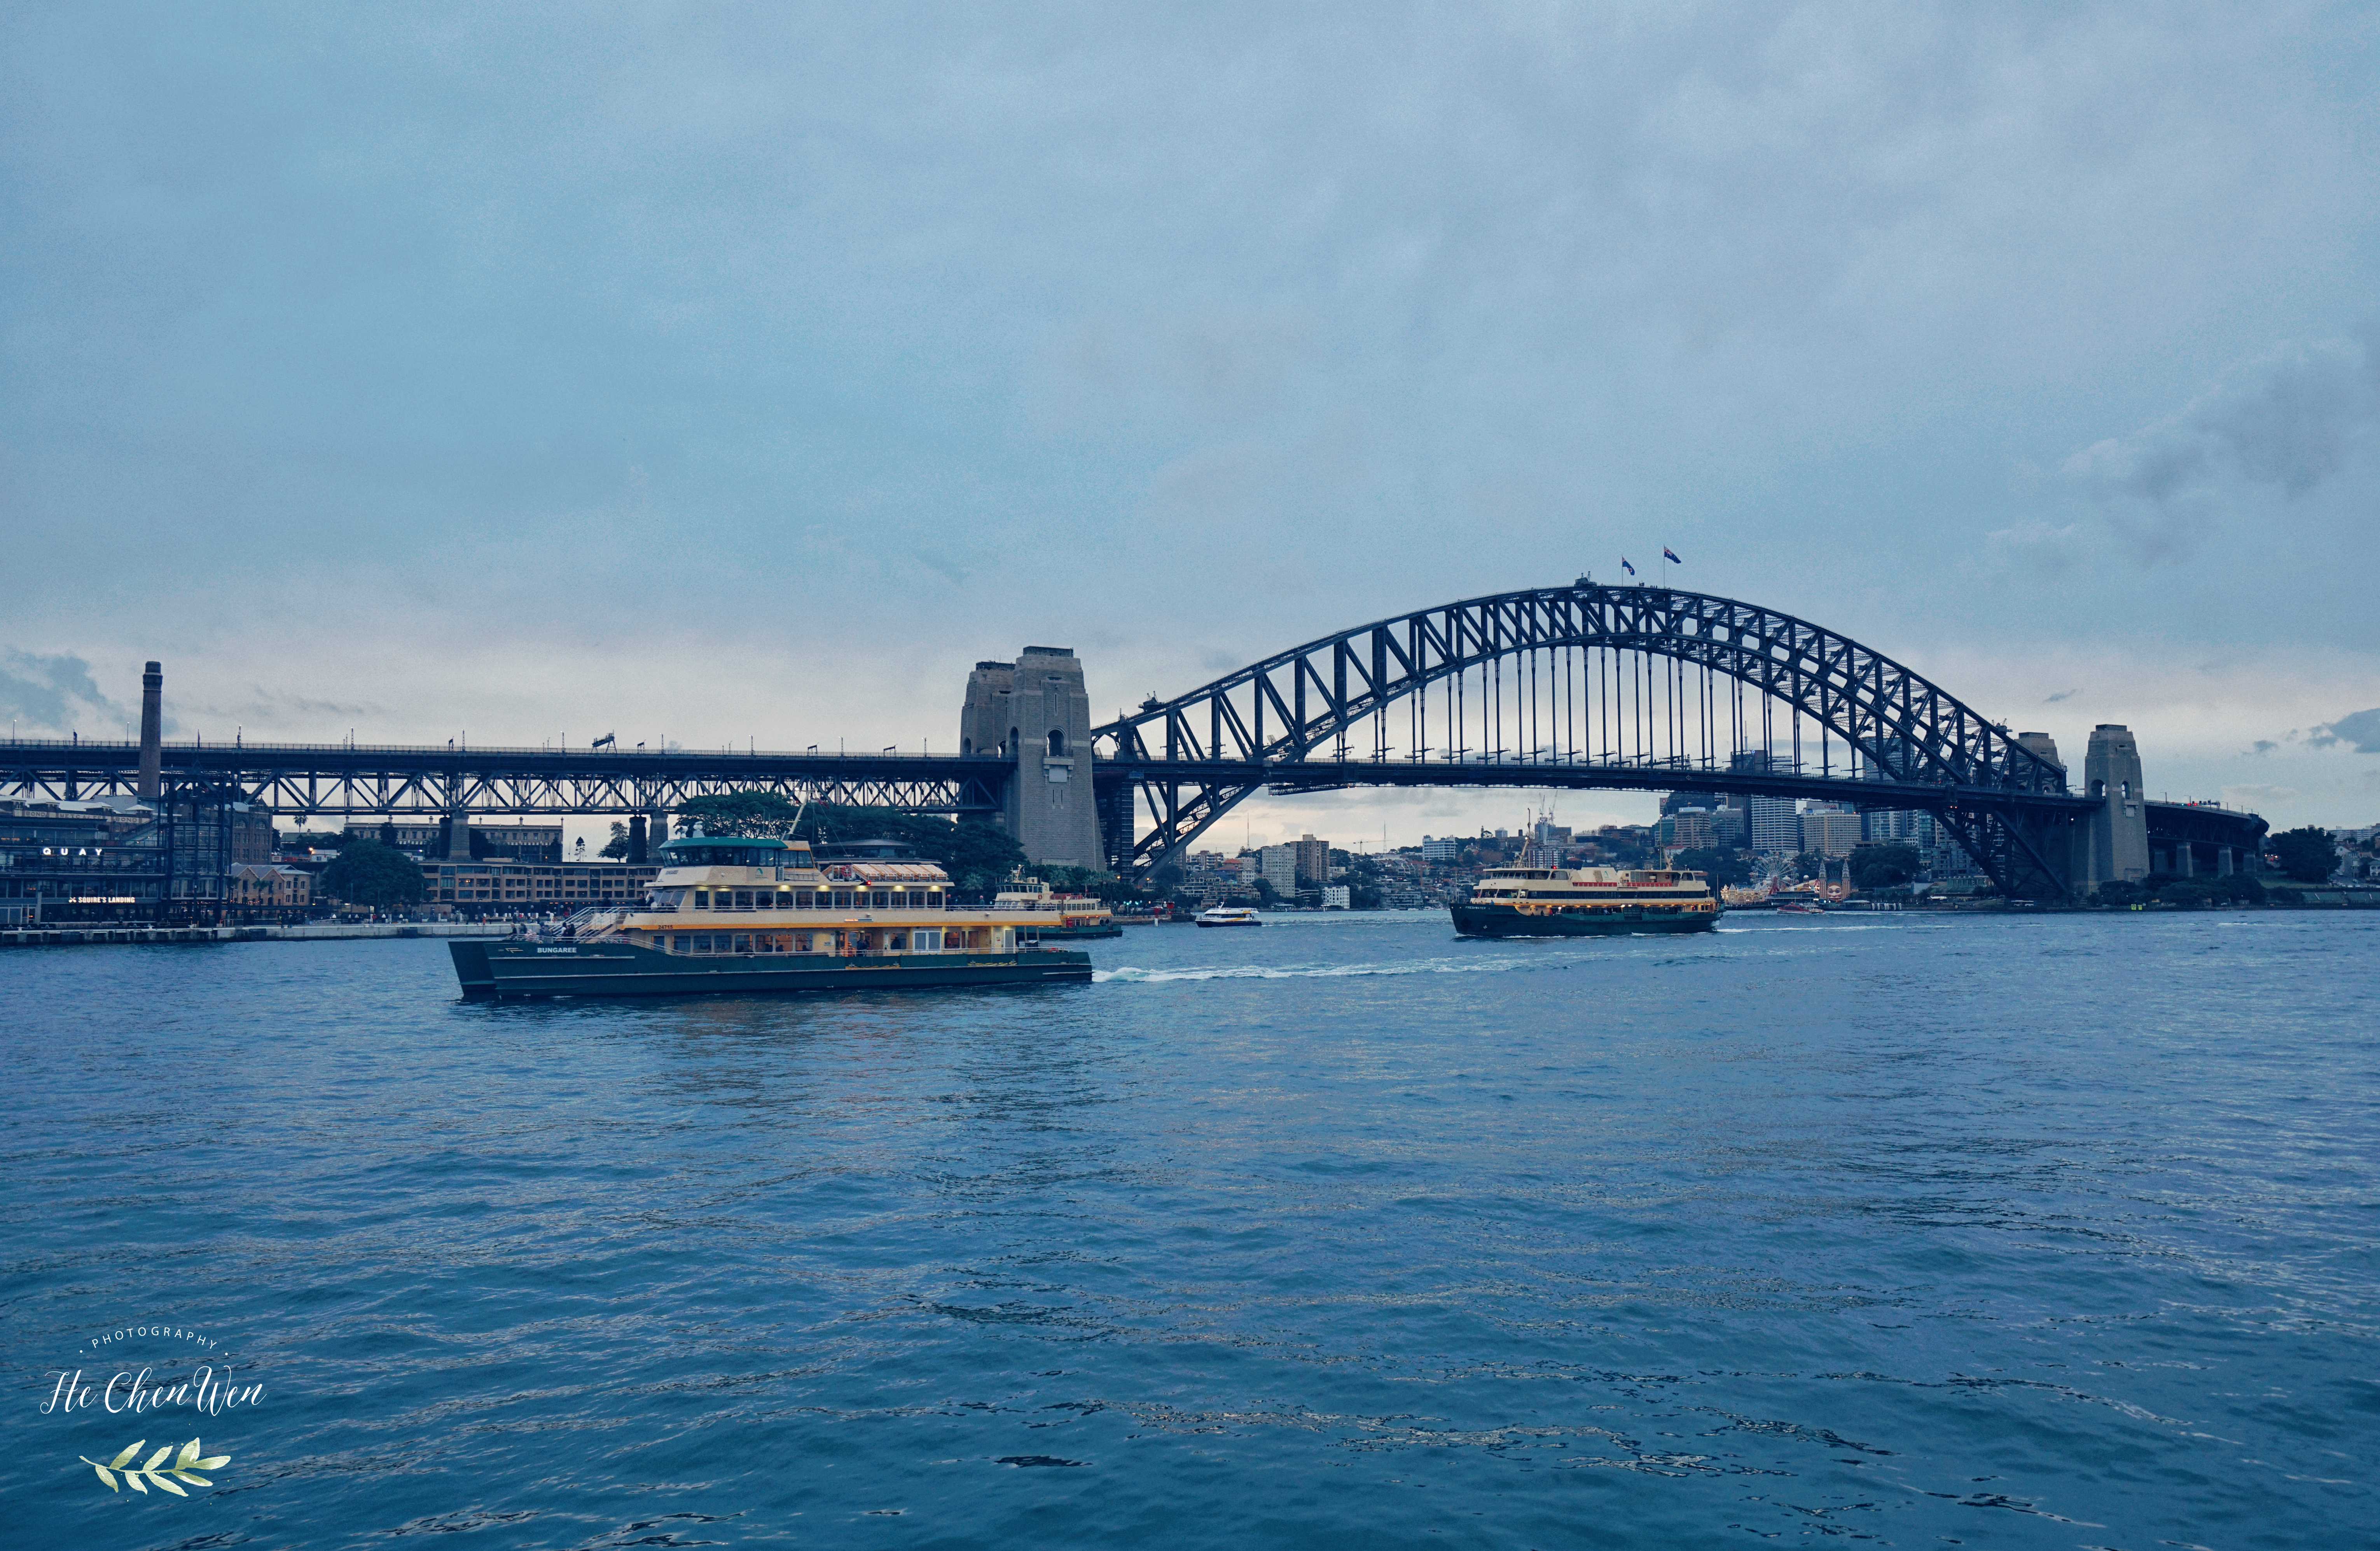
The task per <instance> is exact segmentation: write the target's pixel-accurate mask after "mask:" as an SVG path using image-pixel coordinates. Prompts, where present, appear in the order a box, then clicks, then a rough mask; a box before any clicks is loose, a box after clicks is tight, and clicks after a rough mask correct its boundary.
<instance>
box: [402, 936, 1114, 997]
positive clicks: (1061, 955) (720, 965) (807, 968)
mask: <svg viewBox="0 0 2380 1551" xmlns="http://www.w3.org/2000/svg"><path fill="white" fill-rule="evenodd" d="M446 946H448V948H449V949H450V950H452V951H453V953H454V956H455V978H456V979H457V980H459V981H461V982H462V985H463V995H464V996H465V997H467V998H469V999H473V1000H477V999H480V998H493V997H504V996H686V995H719V994H733V995H763V994H765V995H775V994H779V993H785V992H833V991H913V990H926V989H929V988H935V987H942V986H957V985H1048V984H1051V983H1067V982H1082V981H1087V980H1089V979H1090V978H1091V959H1090V955H1088V954H1085V953H1067V952H1062V951H1060V950H1057V949H1047V950H1036V949H1031V948H1027V949H1026V950H1024V951H1023V952H1019V953H909V954H877V955H869V956H868V957H866V958H861V959H842V958H832V957H829V956H827V955H824V954H768V955H761V954H744V955H741V956H735V955H728V954H720V955H716V956H703V955H688V954H677V953H656V952H654V951H653V950H652V949H650V948H645V947H637V946H631V945H628V944H625V943H587V944H576V945H574V944H564V945H559V946H557V945H553V944H540V943H504V942H496V943H490V942H472V941H467V940H457V941H455V942H450V943H449V944H447V945H446Z"/></svg>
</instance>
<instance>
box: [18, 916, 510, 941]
mask: <svg viewBox="0 0 2380 1551" xmlns="http://www.w3.org/2000/svg"><path fill="white" fill-rule="evenodd" d="M512 934H513V923H512V922H508V921H503V922H460V921H372V922H352V923H341V922H322V923H320V924H310V925H304V926H104V925H91V926H63V925H61V926H28V927H23V928H18V929H12V930H9V931H5V932H0V947H67V946H90V945H96V944H101V943H134V944H155V943H327V942H349V941H353V940H355V939H358V938H364V937H509V936H511V935H512Z"/></svg>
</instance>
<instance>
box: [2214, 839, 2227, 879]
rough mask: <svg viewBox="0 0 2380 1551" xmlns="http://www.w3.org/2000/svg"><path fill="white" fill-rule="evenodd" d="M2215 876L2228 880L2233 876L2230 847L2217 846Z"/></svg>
mask: <svg viewBox="0 0 2380 1551" xmlns="http://www.w3.org/2000/svg"><path fill="white" fill-rule="evenodd" d="M2215 875H2216V877H2218V878H2228V877H2229V876H2230V875H2231V848H2230V847H2228V846H2217V847H2216V848H2215Z"/></svg>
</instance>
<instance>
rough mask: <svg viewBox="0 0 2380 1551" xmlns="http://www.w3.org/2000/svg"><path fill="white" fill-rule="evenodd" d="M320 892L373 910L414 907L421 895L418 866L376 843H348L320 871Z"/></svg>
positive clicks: (359, 841) (367, 841)
mask: <svg viewBox="0 0 2380 1551" xmlns="http://www.w3.org/2000/svg"><path fill="white" fill-rule="evenodd" d="M322 892H323V893H324V894H325V895H327V896H329V897H330V898H334V899H344V900H346V902H347V903H348V904H350V905H370V906H371V907H372V908H373V909H374V910H384V909H386V908H388V907H389V906H392V905H411V904H416V903H418V902H419V900H420V898H421V893H422V887H421V866H420V864H419V862H417V861H414V860H413V859H412V858H410V857H408V856H407V855H406V854H405V853H404V852H402V851H399V850H396V849H393V848H391V847H388V846H383V845H382V844H381V843H380V842H379V841H377V840H363V839H357V840H351V841H349V842H348V843H347V844H346V846H344V847H342V848H341V849H340V850H339V857H338V860H337V861H334V862H332V863H331V864H330V865H329V866H328V867H325V868H323V869H322Z"/></svg>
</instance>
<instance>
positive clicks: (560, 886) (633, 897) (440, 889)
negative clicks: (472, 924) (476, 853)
mask: <svg viewBox="0 0 2380 1551" xmlns="http://www.w3.org/2000/svg"><path fill="white" fill-rule="evenodd" d="M660 872H661V868H660V867H659V866H658V865H655V864H650V863H644V862H628V861H549V862H529V861H444V860H431V861H424V862H423V863H422V864H421V881H422V902H423V903H424V904H426V905H433V906H449V907H452V908H453V909H455V910H459V911H461V912H462V913H464V914H466V915H472V914H480V913H485V912H490V911H499V912H500V911H513V910H582V909H584V908H586V907H588V906H590V905H625V904H631V903H634V902H635V901H637V900H638V899H641V898H644V891H645V885H647V884H649V883H650V882H651V881H652V880H653V878H654V877H655V876H656V875H657V874H658V873H660Z"/></svg>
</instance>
